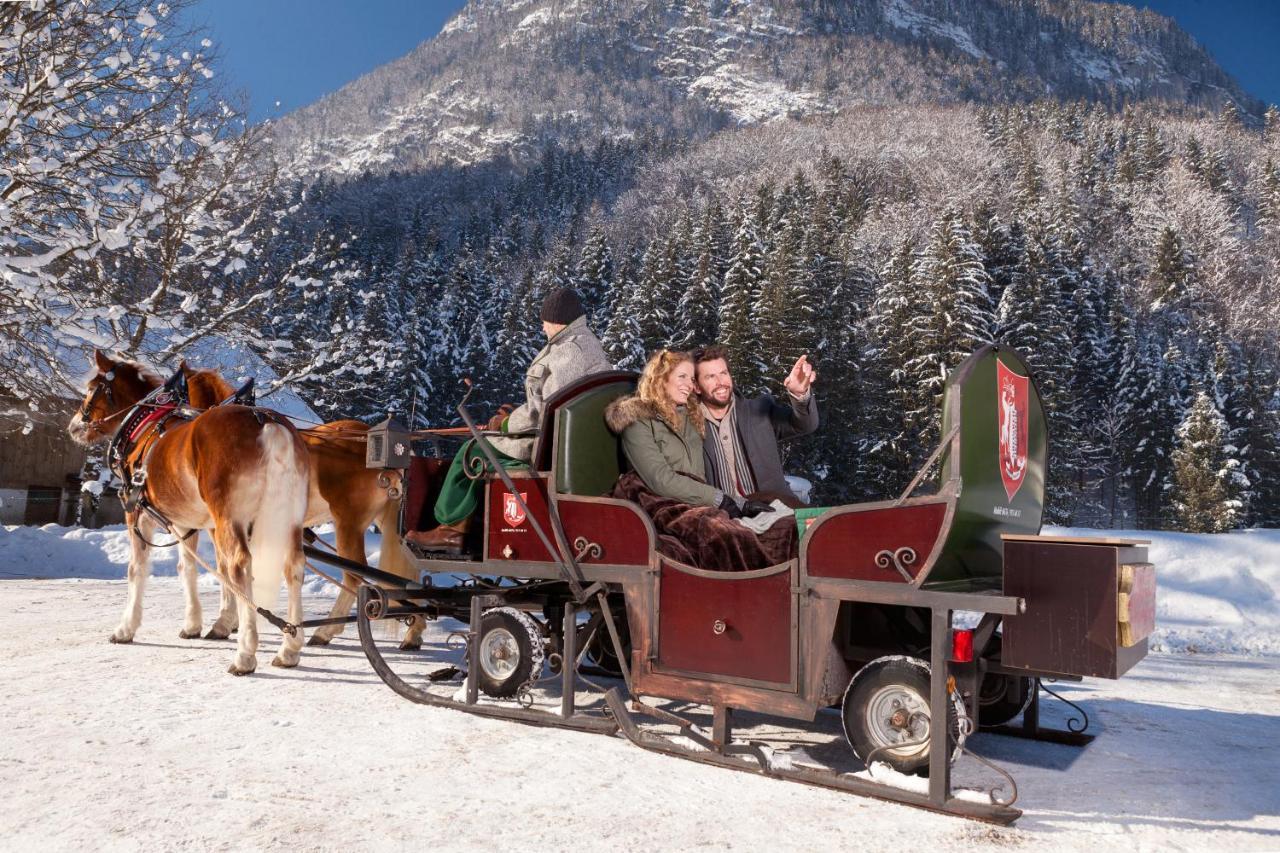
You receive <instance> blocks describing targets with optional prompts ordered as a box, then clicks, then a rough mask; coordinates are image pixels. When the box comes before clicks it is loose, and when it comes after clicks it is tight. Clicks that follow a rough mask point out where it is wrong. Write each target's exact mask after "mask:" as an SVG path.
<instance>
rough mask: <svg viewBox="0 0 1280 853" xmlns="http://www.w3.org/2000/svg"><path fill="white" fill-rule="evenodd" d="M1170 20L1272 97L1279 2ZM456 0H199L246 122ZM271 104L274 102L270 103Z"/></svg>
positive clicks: (411, 37)
mask: <svg viewBox="0 0 1280 853" xmlns="http://www.w3.org/2000/svg"><path fill="white" fill-rule="evenodd" d="M1132 2H1133V5H1137V6H1147V7H1149V8H1151V9H1153V10H1155V11H1157V12H1159V13H1160V14H1162V15H1168V16H1170V17H1172V18H1173V19H1174V20H1176V21H1178V23H1180V24H1181V25H1182V26H1183V27H1184V28H1185V29H1186V30H1188V31H1189V32H1190V33H1191V34H1192V35H1193V36H1195V38H1196V39H1197V40H1198V41H1199V42H1200V43H1201V44H1203V45H1204V46H1205V47H1207V48H1208V49H1209V51H1210V52H1211V53H1212V54H1213V55H1214V57H1215V58H1216V59H1217V60H1218V62H1219V63H1221V64H1222V66H1223V67H1224V68H1226V69H1227V71H1228V72H1230V73H1231V74H1233V75H1234V76H1235V77H1236V79H1238V80H1239V81H1240V82H1241V83H1242V84H1243V85H1244V87H1245V89H1246V90H1247V91H1249V92H1250V93H1252V94H1254V95H1256V96H1257V97H1259V98H1261V99H1262V100H1264V101H1266V102H1268V103H1280V51H1277V49H1276V46H1277V45H1280V0H1132ZM463 5H464V2H463V0H199V2H198V3H197V4H196V6H195V7H194V8H193V9H192V11H191V13H190V17H191V20H192V22H193V23H196V24H200V25H203V26H205V27H207V29H208V30H209V37H210V38H212V39H213V40H214V42H215V43H216V44H217V50H218V51H219V52H220V53H221V56H222V63H221V68H222V74H223V77H224V81H223V82H224V83H225V84H226V85H227V86H228V88H229V89H230V90H231V91H244V92H246V93H247V94H248V96H249V106H250V116H251V117H252V118H253V119H254V120H255V121H257V120H261V119H264V118H270V117H272V116H275V115H280V114H283V113H286V112H289V111H290V110H294V109H297V108H298V107H301V106H305V105H306V104H309V103H311V102H312V101H315V100H316V99H318V98H320V97H321V96H323V95H325V94H328V93H329V92H332V91H335V90H336V89H338V88H340V87H341V86H342V85H343V84H344V83H347V82H349V81H351V80H354V79H355V78H357V77H359V76H360V75H361V74H364V73H366V72H368V71H372V70H373V69H374V68H377V67H378V66H379V65H382V64H384V63H386V62H389V61H391V60H392V59H395V58H397V57H400V56H404V55H405V54H406V53H408V52H409V51H411V50H413V48H414V47H416V46H417V45H418V44H420V43H421V42H423V41H425V40H426V39H429V38H431V37H432V36H434V35H435V34H436V33H438V32H439V31H440V28H441V27H442V26H444V23H445V21H447V20H448V19H449V18H450V17H452V16H453V14H454V13H455V12H457V11H458V10H459V9H461V8H462V6H463ZM277 101H279V102H280V105H279V107H277V106H276V102H277Z"/></svg>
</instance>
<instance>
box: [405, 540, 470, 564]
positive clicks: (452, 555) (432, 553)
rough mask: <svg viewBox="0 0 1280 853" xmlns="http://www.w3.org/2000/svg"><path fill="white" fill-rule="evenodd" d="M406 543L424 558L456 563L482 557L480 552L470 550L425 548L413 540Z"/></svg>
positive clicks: (415, 553) (415, 554)
mask: <svg viewBox="0 0 1280 853" xmlns="http://www.w3.org/2000/svg"><path fill="white" fill-rule="evenodd" d="M406 544H408V546H409V550H411V551H412V552H413V554H414V556H415V557H418V558H419V559H422V560H449V561H451V562H455V563H474V562H476V561H477V560H479V559H480V555H479V554H473V553H471V552H469V551H445V550H438V551H437V550H432V549H430V548H423V547H422V546H421V545H416V544H414V543H412V542H408V543H406Z"/></svg>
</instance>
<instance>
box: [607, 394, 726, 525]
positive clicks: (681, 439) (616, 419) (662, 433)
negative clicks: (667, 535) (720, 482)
mask: <svg viewBox="0 0 1280 853" xmlns="http://www.w3.org/2000/svg"><path fill="white" fill-rule="evenodd" d="M676 417H677V419H678V421H679V426H678V427H677V425H676V424H671V423H668V422H667V421H665V420H663V418H662V415H661V414H660V413H659V411H658V409H657V408H656V407H655V406H653V405H652V404H651V403H647V402H645V401H644V400H641V399H640V398H639V397H635V396H630V397H622V398H619V399H617V400H614V401H613V402H612V403H610V404H609V408H607V409H606V410H605V413H604V418H605V422H606V423H607V424H608V425H609V429H611V430H613V432H615V433H617V434H619V435H621V436H622V450H623V452H624V453H626V454H627V460H628V461H629V462H630V463H631V467H632V468H634V469H635V472H636V473H637V474H639V475H640V479H642V480H644V484H645V485H646V486H648V487H649V489H650V491H652V492H654V493H655V494H658V495H661V496H663V497H665V498H674V499H675V500H678V501H681V502H683V503H687V504H694V505H696V506H719V505H720V501H721V500H723V499H724V493H723V492H721V491H720V490H719V489H717V488H715V487H714V486H709V485H707V484H706V483H705V482H699V480H697V479H694V478H695V477H697V478H705V477H706V468H705V463H704V462H703V455H702V433H701V432H699V431H698V428H697V427H696V426H694V424H693V422H692V421H691V420H690V418H689V417H688V414H687V413H686V411H685V407H684V406H680V407H679V408H677V409H676ZM690 475H692V476H690Z"/></svg>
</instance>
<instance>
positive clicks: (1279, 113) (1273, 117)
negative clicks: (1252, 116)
mask: <svg viewBox="0 0 1280 853" xmlns="http://www.w3.org/2000/svg"><path fill="white" fill-rule="evenodd" d="M1262 136H1263V139H1265V140H1266V141H1267V142H1270V143H1274V142H1275V141H1276V140H1278V139H1280V107H1277V106H1276V105H1275V104H1271V105H1270V106H1269V107H1267V111H1266V112H1265V113H1264V114H1263V116H1262Z"/></svg>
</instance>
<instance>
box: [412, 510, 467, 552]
mask: <svg viewBox="0 0 1280 853" xmlns="http://www.w3.org/2000/svg"><path fill="white" fill-rule="evenodd" d="M470 527H471V519H470V518H464V519H463V520H462V521H455V522H453V523H452V524H442V525H440V526H439V527H437V528H436V529H435V530H414V531H411V532H409V533H407V534H406V535H405V537H404V538H405V539H406V540H408V541H409V542H412V543H413V544H414V545H417V546H418V547H419V548H421V549H422V550H423V551H443V552H445V553H448V554H461V553H462V551H463V548H464V546H465V543H466V539H467V530H468V529H470Z"/></svg>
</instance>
